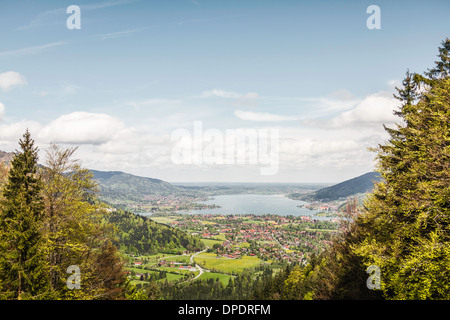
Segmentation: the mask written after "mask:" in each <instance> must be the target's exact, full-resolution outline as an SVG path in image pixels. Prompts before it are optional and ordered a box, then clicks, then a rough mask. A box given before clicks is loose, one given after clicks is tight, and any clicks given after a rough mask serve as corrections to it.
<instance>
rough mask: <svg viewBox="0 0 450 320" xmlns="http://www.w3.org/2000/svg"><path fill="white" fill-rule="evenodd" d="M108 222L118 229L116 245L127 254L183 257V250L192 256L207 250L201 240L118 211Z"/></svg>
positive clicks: (145, 218)
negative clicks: (176, 255) (166, 254)
mask: <svg viewBox="0 0 450 320" xmlns="http://www.w3.org/2000/svg"><path fill="white" fill-rule="evenodd" d="M108 222H110V223H112V224H114V225H115V226H116V228H117V231H118V239H117V244H118V245H119V246H120V248H121V250H122V251H124V252H127V253H133V254H139V255H140V254H156V253H158V252H164V253H173V254H181V253H182V252H183V251H184V250H188V251H190V252H192V251H199V250H201V249H203V248H204V244H203V242H202V241H201V240H200V239H199V238H196V237H193V236H191V235H189V234H187V233H185V232H183V231H181V230H179V229H176V228H172V227H169V226H166V225H164V224H160V223H157V222H155V221H153V220H151V219H149V218H147V217H145V216H142V215H139V214H134V213H131V212H127V211H124V210H120V209H118V210H116V211H114V212H111V213H110V214H109V215H108Z"/></svg>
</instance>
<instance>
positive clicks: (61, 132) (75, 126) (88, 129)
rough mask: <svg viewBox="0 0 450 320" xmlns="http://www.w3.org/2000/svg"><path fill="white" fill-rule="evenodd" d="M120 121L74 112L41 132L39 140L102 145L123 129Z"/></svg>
mask: <svg viewBox="0 0 450 320" xmlns="http://www.w3.org/2000/svg"><path fill="white" fill-rule="evenodd" d="M123 127H124V125H123V123H122V122H121V121H119V120H118V119H116V118H114V117H112V116H110V115H107V114H100V113H89V112H73V113H70V114H66V115H62V116H60V117H59V118H57V119H55V120H54V121H52V122H51V123H49V124H48V125H46V126H45V127H44V128H42V130H40V132H39V135H38V137H39V139H42V140H44V141H47V142H55V143H69V144H102V143H105V142H107V141H109V140H111V139H112V137H114V136H115V135H116V134H117V133H118V132H119V131H120V130H121V129H122V128H123Z"/></svg>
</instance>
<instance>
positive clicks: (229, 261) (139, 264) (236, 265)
mask: <svg viewBox="0 0 450 320" xmlns="http://www.w3.org/2000/svg"><path fill="white" fill-rule="evenodd" d="M150 217H151V219H152V220H154V221H156V222H159V223H164V224H166V225H169V226H172V227H175V228H180V229H182V230H184V231H186V232H188V233H190V234H191V235H194V236H196V237H199V238H200V239H201V241H202V242H203V243H204V244H205V246H206V249H205V250H203V251H202V252H189V251H184V252H183V253H182V254H181V255H170V254H165V253H159V254H157V255H153V256H129V264H128V267H129V275H130V276H132V278H133V279H135V281H136V280H140V281H149V280H150V279H152V280H156V281H166V280H168V281H175V282H184V281H190V280H193V279H197V278H199V277H202V278H205V277H208V276H210V277H212V276H214V277H216V276H217V277H220V278H223V277H232V276H235V275H237V274H239V273H240V272H242V271H243V270H244V269H246V268H256V267H258V266H263V265H272V266H274V267H280V266H282V265H287V264H292V263H294V264H301V265H302V264H305V263H306V262H307V261H308V259H309V257H310V256H311V255H312V254H317V253H319V252H320V251H321V250H322V249H323V248H324V246H326V245H327V243H329V242H330V241H331V240H332V238H333V236H334V235H335V234H336V232H337V231H338V229H339V222H338V220H337V219H328V220H317V219H313V218H312V217H310V216H299V217H294V216H278V215H261V216H259V215H221V214H217V215H208V214H195V215H194V214H154V215H152V216H150ZM226 279H228V278H226Z"/></svg>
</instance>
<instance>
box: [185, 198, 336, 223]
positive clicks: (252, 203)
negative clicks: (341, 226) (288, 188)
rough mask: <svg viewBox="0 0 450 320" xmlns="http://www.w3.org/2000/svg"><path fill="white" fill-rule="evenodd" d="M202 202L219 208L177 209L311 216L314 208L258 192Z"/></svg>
mask: <svg viewBox="0 0 450 320" xmlns="http://www.w3.org/2000/svg"><path fill="white" fill-rule="evenodd" d="M199 203H202V204H209V205H212V204H215V205H217V206H220V208H215V209H202V210H190V211H179V213H185V214H255V215H263V214H276V215H282V216H286V215H293V216H313V215H314V213H316V212H318V211H316V210H309V209H307V208H303V207H297V206H298V205H305V204H307V202H304V201H299V200H291V199H289V198H287V197H285V196H283V195H260V194H231V195H221V196H214V198H213V199H211V200H207V201H201V202H199ZM314 219H321V220H322V219H329V218H326V217H314Z"/></svg>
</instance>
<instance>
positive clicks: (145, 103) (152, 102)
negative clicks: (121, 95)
mask: <svg viewBox="0 0 450 320" xmlns="http://www.w3.org/2000/svg"><path fill="white" fill-rule="evenodd" d="M180 103H181V100H175V99H174V100H172V99H160V98H153V99H146V100H140V101H129V102H126V103H125V104H126V105H129V106H132V107H135V108H137V109H140V108H142V107H153V106H169V105H179V104H180Z"/></svg>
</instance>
